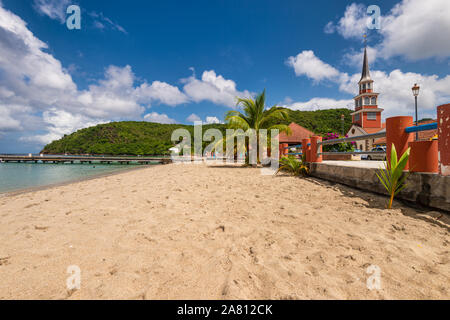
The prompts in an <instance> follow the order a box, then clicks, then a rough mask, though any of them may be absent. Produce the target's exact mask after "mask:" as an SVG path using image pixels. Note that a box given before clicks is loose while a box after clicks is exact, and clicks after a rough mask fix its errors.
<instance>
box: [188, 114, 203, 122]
mask: <svg viewBox="0 0 450 320" xmlns="http://www.w3.org/2000/svg"><path fill="white" fill-rule="evenodd" d="M186 121H187V122H197V121H202V119H200V117H199V116H198V115H196V114H195V113H193V114H191V115H190V116H189V117H187V118H186Z"/></svg>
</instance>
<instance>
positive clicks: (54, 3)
mask: <svg viewBox="0 0 450 320" xmlns="http://www.w3.org/2000/svg"><path fill="white" fill-rule="evenodd" d="M71 4H72V3H71V0H34V2H33V6H34V8H35V9H36V10H37V11H38V12H39V13H40V14H44V15H46V16H48V17H49V18H51V19H54V20H58V21H59V22H61V23H65V21H66V10H67V7H68V6H70V5H71Z"/></svg>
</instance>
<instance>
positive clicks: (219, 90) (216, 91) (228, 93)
mask: <svg viewBox="0 0 450 320" xmlns="http://www.w3.org/2000/svg"><path fill="white" fill-rule="evenodd" d="M183 82H184V83H185V85H184V88H183V89H184V92H185V93H186V94H187V95H188V96H189V98H190V99H191V100H193V101H195V102H200V101H211V102H213V103H215V104H221V105H224V106H227V107H230V108H235V107H236V98H237V97H250V96H252V94H251V93H250V92H248V91H247V90H245V91H243V92H240V91H238V90H237V89H236V83H235V82H234V81H233V80H227V79H225V78H224V77H223V76H221V75H216V73H215V71H214V70H210V71H205V72H203V74H202V79H201V80H199V79H197V78H195V76H192V77H190V78H188V79H184V81H183Z"/></svg>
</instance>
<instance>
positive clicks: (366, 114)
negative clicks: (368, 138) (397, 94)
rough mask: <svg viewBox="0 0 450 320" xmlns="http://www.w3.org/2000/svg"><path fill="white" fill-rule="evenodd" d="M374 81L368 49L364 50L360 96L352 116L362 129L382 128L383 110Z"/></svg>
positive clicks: (357, 97)
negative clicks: (379, 104) (375, 90)
mask: <svg viewBox="0 0 450 320" xmlns="http://www.w3.org/2000/svg"><path fill="white" fill-rule="evenodd" d="M373 83H374V81H373V80H372V78H371V77H370V70H369V60H368V58H367V47H365V48H364V61H363V69H362V74H361V80H360V81H359V83H358V85H359V94H358V95H357V96H356V97H354V100H355V112H353V113H352V114H351V115H352V123H353V124H354V125H357V126H360V127H361V128H363V129H364V128H381V126H382V125H381V113H382V112H383V109H380V108H378V95H379V93H376V92H374V88H373Z"/></svg>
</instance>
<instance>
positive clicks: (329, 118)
mask: <svg viewBox="0 0 450 320" xmlns="http://www.w3.org/2000/svg"><path fill="white" fill-rule="evenodd" d="M352 112H353V110H349V109H327V110H317V111H293V110H291V111H289V116H290V120H291V122H295V123H297V124H299V125H301V126H302V127H304V128H306V129H308V130H310V131H312V132H314V133H317V134H320V135H323V134H325V133H328V132H335V133H340V132H341V131H342V124H341V123H342V122H341V115H344V116H345V118H344V132H345V133H347V132H348V131H349V130H350V127H351V126H352V116H351V115H350V114H351V113H352Z"/></svg>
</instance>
